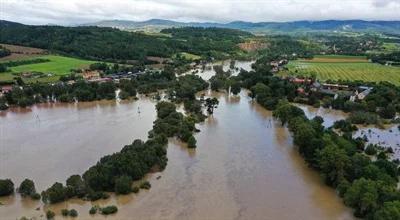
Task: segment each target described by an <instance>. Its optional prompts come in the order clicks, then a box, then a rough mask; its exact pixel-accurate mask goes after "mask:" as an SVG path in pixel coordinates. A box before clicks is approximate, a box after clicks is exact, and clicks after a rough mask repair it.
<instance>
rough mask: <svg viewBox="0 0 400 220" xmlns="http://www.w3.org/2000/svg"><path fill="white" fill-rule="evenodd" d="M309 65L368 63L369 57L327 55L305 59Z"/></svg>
mask: <svg viewBox="0 0 400 220" xmlns="http://www.w3.org/2000/svg"><path fill="white" fill-rule="evenodd" d="M301 61H302V62H307V63H367V62H368V60H367V57H364V56H345V55H325V56H315V57H314V58H313V59H307V60H306V59H304V60H301Z"/></svg>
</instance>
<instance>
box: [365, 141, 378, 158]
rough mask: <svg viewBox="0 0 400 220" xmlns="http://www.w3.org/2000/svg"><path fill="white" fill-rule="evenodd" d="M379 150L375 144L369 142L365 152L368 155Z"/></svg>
mask: <svg viewBox="0 0 400 220" xmlns="http://www.w3.org/2000/svg"><path fill="white" fill-rule="evenodd" d="M377 152H378V151H377V150H376V147H375V146H374V145H373V144H369V145H368V146H367V147H366V148H365V153H366V154H368V155H375V154H376V153H377Z"/></svg>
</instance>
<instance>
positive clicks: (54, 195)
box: [42, 182, 67, 203]
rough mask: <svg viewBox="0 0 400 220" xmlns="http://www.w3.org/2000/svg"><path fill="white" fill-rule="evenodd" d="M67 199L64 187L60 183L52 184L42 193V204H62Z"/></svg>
mask: <svg viewBox="0 0 400 220" xmlns="http://www.w3.org/2000/svg"><path fill="white" fill-rule="evenodd" d="M66 198H67V190H66V187H64V186H63V184H61V183H58V182H56V183H54V184H53V185H52V186H51V187H50V188H48V189H47V190H46V191H43V192H42V200H43V202H44V203H47V202H49V203H57V202H62V201H64V200H65V199H66Z"/></svg>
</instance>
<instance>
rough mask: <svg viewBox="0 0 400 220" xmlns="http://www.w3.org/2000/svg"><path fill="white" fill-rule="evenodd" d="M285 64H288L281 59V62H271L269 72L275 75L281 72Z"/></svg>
mask: <svg viewBox="0 0 400 220" xmlns="http://www.w3.org/2000/svg"><path fill="white" fill-rule="evenodd" d="M287 63H288V60H286V59H282V60H274V61H271V62H270V63H269V64H270V65H271V67H272V70H271V71H272V72H273V73H277V72H279V71H281V70H283V68H284V65H286V64H287Z"/></svg>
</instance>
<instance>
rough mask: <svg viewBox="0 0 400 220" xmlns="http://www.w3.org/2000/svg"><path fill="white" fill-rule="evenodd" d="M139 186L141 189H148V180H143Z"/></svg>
mask: <svg viewBox="0 0 400 220" xmlns="http://www.w3.org/2000/svg"><path fill="white" fill-rule="evenodd" d="M140 188H141V189H150V188H151V184H150V182H149V181H144V182H143V183H141V184H140Z"/></svg>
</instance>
